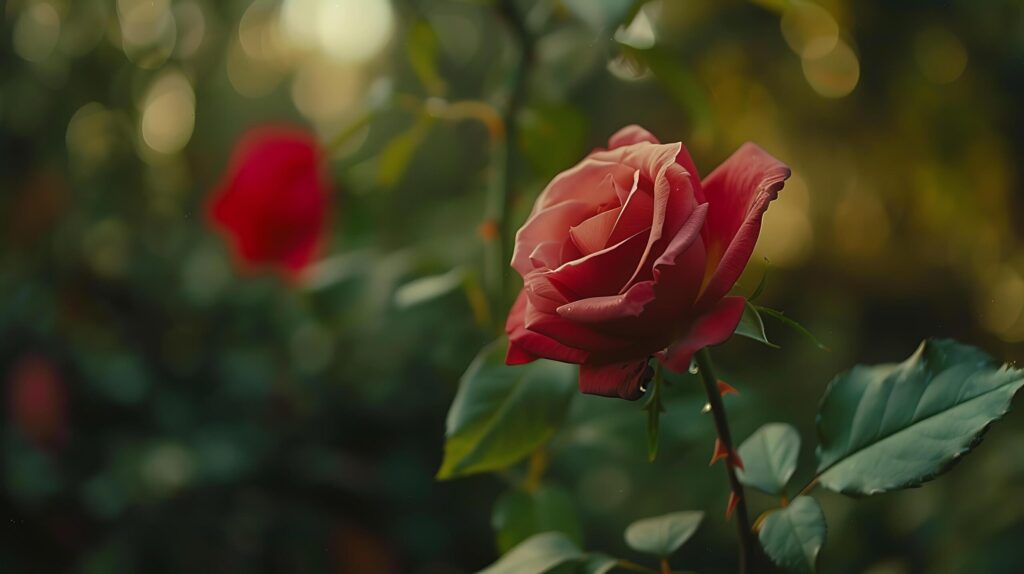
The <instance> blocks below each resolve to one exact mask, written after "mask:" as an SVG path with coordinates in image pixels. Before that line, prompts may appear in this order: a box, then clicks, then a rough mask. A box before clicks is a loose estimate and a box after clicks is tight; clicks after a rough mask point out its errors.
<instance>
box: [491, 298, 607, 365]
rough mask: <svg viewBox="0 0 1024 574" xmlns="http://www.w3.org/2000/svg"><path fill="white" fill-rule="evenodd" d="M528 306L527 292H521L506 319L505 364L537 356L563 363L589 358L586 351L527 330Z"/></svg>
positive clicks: (512, 363) (525, 361)
mask: <svg viewBox="0 0 1024 574" xmlns="http://www.w3.org/2000/svg"><path fill="white" fill-rule="evenodd" d="M528 308H529V302H528V301H527V298H526V292H525V291H523V292H520V293H519V297H517V298H516V302H515V303H514V304H513V305H512V309H510V310H509V312H508V319H507V320H506V321H505V332H506V333H508V341H509V347H508V352H507V353H506V355H505V364H507V365H521V364H523V363H529V362H531V361H533V360H535V359H537V358H545V359H551V360H554V361H562V362H563V363H582V362H583V361H585V360H587V355H588V354H587V352H586V351H581V350H579V349H573V348H570V347H567V346H565V345H563V344H561V343H559V342H558V341H555V340H552V339H550V338H548V337H545V336H544V335H541V334H539V333H534V332H532V331H529V330H527V329H526V327H525V325H524V319H525V316H526V313H527V312H528Z"/></svg>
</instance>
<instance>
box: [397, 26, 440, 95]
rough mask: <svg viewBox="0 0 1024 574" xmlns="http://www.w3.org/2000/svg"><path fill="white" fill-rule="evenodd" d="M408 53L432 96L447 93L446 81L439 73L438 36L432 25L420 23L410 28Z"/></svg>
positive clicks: (412, 64)
mask: <svg viewBox="0 0 1024 574" xmlns="http://www.w3.org/2000/svg"><path fill="white" fill-rule="evenodd" d="M407 40H408V41H407V42H406V45H405V47H406V53H407V54H408V56H409V64H410V65H411V66H412V69H413V72H415V73H416V77H417V78H419V80H420V83H422V84H423V87H424V88H425V89H426V90H427V92H428V93H429V94H430V95H433V96H439V95H441V94H443V93H444V91H445V84H444V80H442V79H441V74H440V73H439V72H438V71H437V48H438V42H437V34H436V33H435V32H434V29H433V28H431V27H430V24H428V23H427V22H424V21H419V22H416V23H415V24H413V25H412V26H410V27H409V36H408V38H407Z"/></svg>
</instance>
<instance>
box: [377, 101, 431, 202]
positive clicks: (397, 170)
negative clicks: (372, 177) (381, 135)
mask: <svg viewBox="0 0 1024 574" xmlns="http://www.w3.org/2000/svg"><path fill="white" fill-rule="evenodd" d="M430 124H431V120H430V119H429V118H427V117H425V116H424V117H420V118H419V119H417V120H416V123H415V124H413V126H412V127H411V128H409V130H408V131H406V132H404V133H402V134H399V135H398V136H397V137H395V138H394V139H392V140H391V142H390V143H388V145H386V146H385V147H384V149H383V150H381V152H380V154H379V155H378V156H377V183H379V184H380V185H382V186H384V187H394V185H395V184H397V183H398V182H399V181H400V180H401V179H402V176H403V175H405V171H406V168H408V167H409V162H410V161H412V158H413V155H414V154H415V153H416V149H417V148H418V147H420V144H421V143H423V139H424V138H425V137H427V131H428V130H429V128H430Z"/></svg>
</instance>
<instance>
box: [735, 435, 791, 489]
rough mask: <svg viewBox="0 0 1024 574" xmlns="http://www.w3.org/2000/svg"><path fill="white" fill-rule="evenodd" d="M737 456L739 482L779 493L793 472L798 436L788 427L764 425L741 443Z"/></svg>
mask: <svg viewBox="0 0 1024 574" xmlns="http://www.w3.org/2000/svg"><path fill="white" fill-rule="evenodd" d="M739 454H740V459H741V460H742V461H743V468H739V469H737V474H738V476H739V479H740V482H742V483H743V484H746V485H747V486H752V487H754V488H756V489H758V490H760V491H762V492H765V493H767V494H782V493H783V491H784V489H785V488H786V483H788V482H789V479H790V478H791V477H792V476H793V472H794V471H796V463H797V457H798V456H799V455H800V433H799V432H797V430H796V429H795V428H793V427H792V426H791V425H787V424H784V423H768V424H766V425H764V426H762V427H761V428H759V429H757V430H756V431H754V434H752V435H750V437H749V438H747V440H745V441H743V444H741V445H740V448H739Z"/></svg>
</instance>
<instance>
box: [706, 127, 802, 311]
mask: <svg viewBox="0 0 1024 574" xmlns="http://www.w3.org/2000/svg"><path fill="white" fill-rule="evenodd" d="M789 175H790V170H789V168H788V167H787V166H786V164H784V163H782V162H781V161H779V160H777V159H775V158H774V157H772V156H771V155H769V154H768V152H766V151H764V150H763V149H761V148H760V147H758V146H757V145H755V144H752V143H745V144H743V145H742V146H741V147H740V149H738V150H736V152H735V153H733V154H732V156H730V157H729V159H727V160H725V162H724V163H722V165H720V166H718V168H717V169H715V171H713V172H711V174H710V175H708V177H707V178H706V179H705V180H704V193H705V195H706V196H707V200H708V204H709V205H710V208H709V210H708V222H707V225H706V226H705V228H704V243H705V245H706V246H707V250H708V268H707V273H706V277H705V282H706V285H705V287H704V290H703V293H702V294H701V299H700V303H699V304H700V305H701V306H706V305H710V304H712V303H713V302H714V301H717V300H718V299H719V298H720V297H722V296H723V295H725V294H726V293H728V292H729V289H732V286H733V285H734V284H735V283H736V280H737V279H739V277H740V274H741V273H742V272H743V269H744V267H746V266H747V261H748V260H749V259H750V254H751V253H752V252H753V251H754V244H755V243H756V242H757V236H758V234H759V233H760V231H761V218H762V217H763V216H764V212H765V210H767V209H768V204H769V203H771V202H772V200H774V199H775V198H776V197H778V195H779V190H781V189H782V186H783V185H784V182H785V181H786V179H787V178H788V177H789Z"/></svg>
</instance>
